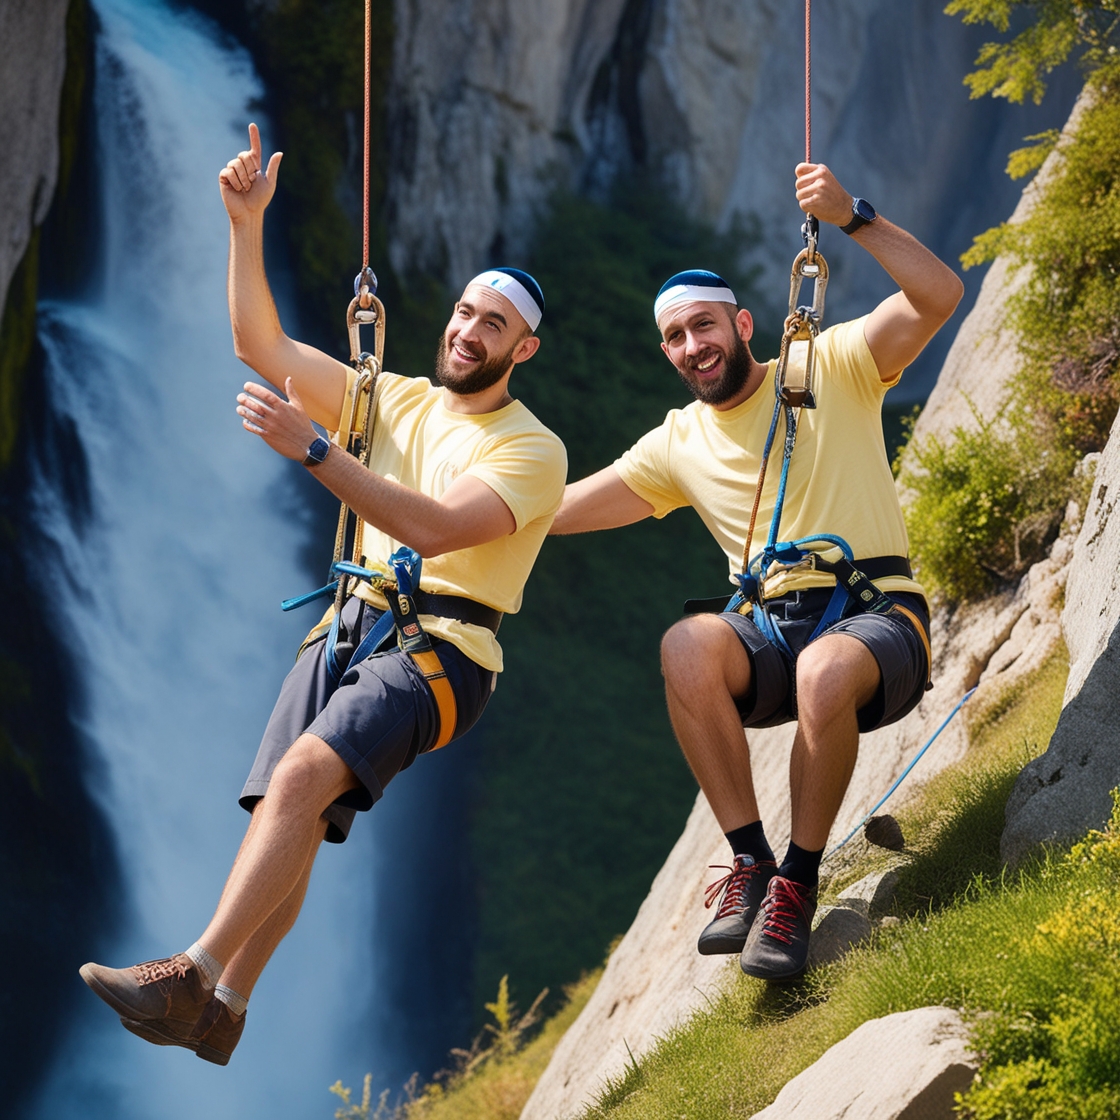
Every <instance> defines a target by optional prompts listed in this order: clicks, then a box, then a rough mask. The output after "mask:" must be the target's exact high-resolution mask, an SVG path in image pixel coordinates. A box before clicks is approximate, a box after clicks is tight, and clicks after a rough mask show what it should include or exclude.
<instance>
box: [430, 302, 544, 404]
mask: <svg viewBox="0 0 1120 1120" xmlns="http://www.w3.org/2000/svg"><path fill="white" fill-rule="evenodd" d="M539 343H540V340H539V339H538V338H537V337H536V336H535V335H532V334H530V333H529V326H528V324H527V323H526V322H525V320H524V319H523V318H522V317H521V315H520V314H519V312H518V311H517V309H516V308H515V307H514V306H513V304H512V303H510V301H509V300H508V299H506V298H505V296H503V295H500V294H499V293H498V292H496V291H494V290H493V289H492V288H486V287H483V286H482V285H481V284H470V285H468V286H467V289H466V291H464V292H463V295H462V298H461V299H460V300H459V302H458V303H457V304H456V305H455V310H454V311H453V312H452V314H451V321H450V322H449V323H448V324H447V328H446V329H445V330H444V332H443V338H442V339H441V340H440V344H439V349H438V350H437V351H436V369H435V372H436V380H437V381H438V382H439V383H440V384H441V385H442V386H443V387H444V388H445V389H450V390H451V392H453V393H456V394H458V395H459V396H471V395H472V394H475V393H482V392H485V390H487V389H489V388H491V387H492V386H494V385H496V384H497V383H498V382H499V381H501V379H502V378H503V377H505V376H506V374H508V373H509V372H510V371H511V370H512V369H513V367H514V365H516V364H517V363H518V362H523V361H525V360H526V359H527V358H529V357H531V356H532V355H533V354H534V353H535V352H536V349H537V346H538V345H539Z"/></svg>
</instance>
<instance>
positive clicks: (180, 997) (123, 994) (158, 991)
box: [79, 953, 213, 1037]
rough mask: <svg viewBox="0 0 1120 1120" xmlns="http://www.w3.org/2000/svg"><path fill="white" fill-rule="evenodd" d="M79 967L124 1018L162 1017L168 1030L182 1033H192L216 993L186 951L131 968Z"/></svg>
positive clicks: (82, 973)
mask: <svg viewBox="0 0 1120 1120" xmlns="http://www.w3.org/2000/svg"><path fill="white" fill-rule="evenodd" d="M79 971H80V972H81V977H82V979H83V980H84V981H85V982H86V983H87V984H88V985H89V986H90V988H92V989H93V991H94V992H96V993H97V995H99V996H100V997H101V998H102V999H103V1000H104V1001H105V1002H106V1003H107V1004H108V1005H109V1006H110V1007H111V1008H112V1009H113V1010H114V1011H115V1012H116V1013H117V1014H118V1015H119V1016H120V1017H121V1018H122V1019H132V1020H139V1021H143V1020H150V1019H159V1020H160V1022H161V1023H162V1024H163V1025H164V1027H165V1029H166V1031H167V1032H169V1033H170V1034H173V1035H176V1036H179V1037H185V1036H186V1035H189V1034H190V1033H191V1031H192V1030H193V1029H194V1025H195V1024H196V1023H197V1022H198V1020H199V1018H200V1017H201V1015H202V1012H203V1010H204V1009H205V1007H206V1005H207V1003H209V1001H210V996H211V995H212V994H213V993H212V991H211V990H210V989H208V988H205V987H203V985H202V977H201V975H200V974H199V971H198V969H197V967H196V966H195V963H194V961H192V960H191V959H190V957H188V956H187V955H186V953H179V954H178V955H176V956H174V957H165V958H164V959H163V960H158V961H145V962H144V963H143V964H134V965H133V966H132V967H131V968H106V967H105V966H104V965H100V964H92V963H91V964H84V965H82V967H81V969H80V970H79Z"/></svg>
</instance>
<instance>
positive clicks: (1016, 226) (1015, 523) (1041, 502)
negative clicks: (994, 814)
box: [907, 0, 1120, 598]
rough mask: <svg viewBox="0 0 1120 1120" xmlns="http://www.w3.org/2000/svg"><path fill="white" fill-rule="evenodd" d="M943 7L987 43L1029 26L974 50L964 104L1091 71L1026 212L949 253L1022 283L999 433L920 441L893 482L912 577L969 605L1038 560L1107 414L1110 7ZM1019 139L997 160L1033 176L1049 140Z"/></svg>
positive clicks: (1114, 81)
mask: <svg viewBox="0 0 1120 1120" xmlns="http://www.w3.org/2000/svg"><path fill="white" fill-rule="evenodd" d="M946 11H948V12H949V13H950V14H960V15H963V16H964V18H965V21H966V22H967V23H977V22H987V23H990V24H992V25H993V26H995V27H996V28H997V30H999V31H1000V32H1007V31H1008V29H1009V27H1010V26H1011V22H1012V18H1013V16H1014V15H1015V14H1016V13H1017V11H1019V12H1021V13H1022V14H1023V15H1025V16H1030V17H1031V19H1032V21H1031V22H1030V23H1029V24H1028V26H1026V27H1025V29H1024V30H1022V31H1021V32H1020V33H1019V34H1017V35H1016V36H1015V37H1014V38H1013V39H1012V40H1011V41H1010V42H1007V43H1003V44H996V43H989V44H987V45H986V46H985V47H984V49H983V51H982V52H981V55H980V58H979V59H978V65H980V67H981V69H979V70H978V71H976V72H975V73H973V74H971V75H969V77H968V79H967V81H968V84H969V86H970V87H971V89H972V93H973V96H979V95H981V94H984V93H991V94H993V95H994V96H999V97H1009V98H1010V99H1011V100H1013V101H1022V100H1023V99H1024V98H1025V97H1027V96H1028V95H1029V96H1031V97H1033V98H1034V100H1035V101H1038V100H1039V99H1040V98H1041V96H1042V93H1043V91H1044V90H1045V82H1044V80H1043V78H1044V75H1045V74H1047V73H1048V72H1049V71H1050V70H1052V69H1053V68H1054V67H1055V66H1057V65H1060V64H1061V63H1062V62H1064V61H1065V60H1066V59H1067V58H1068V57H1069V56H1070V55H1071V54H1072V53H1073V52H1074V51H1075V50H1077V51H1079V52H1080V53H1079V57H1080V60H1081V62H1082V64H1083V66H1084V67H1085V68H1086V70H1087V71H1088V72H1089V90H1088V93H1089V96H1088V98H1087V100H1086V104H1085V106H1084V109H1083V112H1082V113H1081V115H1080V118H1079V120H1078V122H1077V124H1076V127H1074V128H1073V129H1071V131H1070V133H1069V134H1068V135H1066V136H1065V138H1064V139H1062V141H1061V143H1060V151H1061V160H1060V162H1059V163H1058V164H1057V166H1056V167H1055V168H1054V171H1053V174H1048V176H1047V179H1046V181H1045V183H1042V184H1041V185H1040V186H1039V196H1038V198H1037V199H1036V200H1035V204H1034V206H1033V208H1032V209H1031V211H1030V213H1029V214H1028V215H1027V217H1026V218H1025V219H1023V220H1022V221H1019V222H1015V223H1011V222H1006V223H1004V224H1003V225H1001V226H997V227H996V228H994V229H990V230H987V231H986V232H985V233H982V234H981V235H980V236H979V237H977V238H976V239H975V241H974V243H973V245H972V247H971V248H970V249H969V250H968V252H967V253H965V254H964V256H963V257H962V261H963V263H964V265H965V267H966V268H968V267H972V266H974V265H979V264H985V263H987V262H989V261H992V260H995V259H996V257H1002V258H1004V259H1006V260H1007V261H1008V263H1009V265H1010V269H1011V272H1012V273H1013V274H1014V273H1016V272H1021V273H1022V275H1023V282H1022V283H1021V284H1020V285H1019V287H1018V288H1017V290H1016V291H1015V292H1014V293H1013V294H1012V295H1011V296H1010V297H1009V299H1008V302H1007V324H1006V325H1007V326H1008V327H1010V328H1011V330H1012V331H1013V332H1014V333H1015V335H1016V336H1017V339H1018V347H1019V351H1020V354H1021V356H1022V367H1021V371H1020V373H1019V374H1018V375H1017V377H1016V378H1015V379H1014V380H1013V382H1012V384H1011V386H1010V392H1009V399H1010V407H1009V409H1008V410H1007V413H1006V415H1007V417H1008V421H1009V423H1007V424H1002V423H1001V424H997V423H996V422H995V421H991V422H987V423H984V422H981V424H980V430H979V431H978V432H965V431H964V430H958V431H957V432H956V433H955V435H956V439H957V444H956V445H954V446H949V447H946V446H945V445H943V444H942V443H940V442H939V441H937V440H931V441H930V442H929V443H928V444H927V446H925V447H924V448H921V449H919V451H918V454H917V456H916V459H917V462H918V470H916V471H914V472H912V474H911V475H910V476H908V479H907V483H908V485H910V486H911V487H912V488H913V489H914V491H915V492H916V493H917V495H918V501H917V503H916V504H915V506H914V507H913V508H912V509H911V511H910V517H909V522H910V524H911V527H912V530H913V532H914V534H915V537H916V539H915V538H913V537H912V540H913V541H914V551H915V553H916V554H917V555H918V557H919V558H920V560H921V563H922V567H923V572H925V573H926V578H927V579H928V580H929V581H930V582H931V583H932V584H934V585H936V586H938V587H940V589H941V590H942V591H944V592H945V593H946V594H948V595H949V596H950V597H952V598H967V597H970V596H974V595H977V594H981V593H983V592H985V591H988V590H991V589H992V588H993V587H994V586H996V584H998V582H999V581H1000V580H1002V579H1007V578H1010V577H1012V576H1014V575H1017V574H1018V573H1019V572H1021V571H1022V570H1023V568H1024V567H1025V566H1026V565H1027V564H1029V563H1030V562H1031V561H1032V560H1033V559H1034V558H1036V557H1037V556H1038V555H1039V552H1040V549H1041V547H1042V546H1043V545H1045V543H1046V541H1047V535H1048V533H1049V532H1050V531H1051V530H1052V529H1053V528H1054V526H1056V525H1057V524H1058V523H1059V521H1060V518H1061V511H1062V508H1063V506H1064V505H1065V503H1066V501H1067V500H1068V499H1069V498H1070V497H1076V496H1077V491H1078V489H1079V487H1080V486H1081V485H1082V480H1079V479H1073V480H1072V481H1071V482H1069V483H1067V484H1063V478H1064V479H1067V480H1069V479H1071V476H1072V474H1073V470H1072V468H1073V465H1074V463H1075V462H1076V460H1077V459H1078V458H1080V457H1082V456H1084V455H1085V454H1087V453H1088V452H1091V451H1098V450H1100V449H1101V448H1102V447H1103V446H1104V444H1105V442H1106V441H1107V439H1108V434H1109V431H1110V429H1111V427H1112V422H1113V420H1114V418H1115V416H1116V413H1117V409H1118V407H1120V380H1118V379H1120V374H1118V370H1120V283H1117V280H1118V273H1117V269H1118V267H1120V266H1118V262H1120V63H1118V62H1117V60H1116V49H1117V38H1118V28H1120V0H1106V2H1102V3H1082V2H1075V0H954V2H953V3H951V4H950V5H949V6H948V8H947V9H946ZM1028 139H1030V140H1033V141H1035V144H1034V145H1033V146H1032V147H1027V148H1022V149H1020V150H1019V151H1016V152H1013V153H1012V155H1011V158H1010V161H1009V163H1008V173H1009V174H1011V175H1012V176H1021V175H1026V174H1029V173H1030V172H1032V171H1034V170H1036V169H1037V168H1038V167H1040V166H1041V164H1042V162H1043V160H1044V159H1045V158H1046V156H1047V154H1049V152H1050V151H1051V150H1053V148H1054V146H1055V145H1056V144H1058V137H1057V135H1056V134H1055V133H1053V132H1049V133H1043V134H1039V135H1036V136H1032V137H1028ZM954 489H955V490H956V493H955V494H954V493H951V492H950V491H951V490H954Z"/></svg>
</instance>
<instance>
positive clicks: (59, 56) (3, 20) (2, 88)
mask: <svg viewBox="0 0 1120 1120" xmlns="http://www.w3.org/2000/svg"><path fill="white" fill-rule="evenodd" d="M67 7H68V0H0V45H2V46H0V57H2V60H3V65H0V106H2V107H3V112H0V152H3V153H4V158H3V159H2V160H0V199H3V200H4V205H3V207H0V307H3V306H4V304H5V302H6V300H7V296H8V285H9V283H10V282H11V279H12V273H13V272H14V271H15V269H16V265H18V264H19V262H20V260H21V259H22V258H23V254H24V253H25V252H26V250H27V245H28V242H29V241H30V240H31V232H32V230H33V229H34V228H35V227H36V226H38V225H40V224H41V223H42V221H43V219H44V218H46V216H47V211H48V210H49V209H50V205H51V199H52V198H53V197H54V188H55V183H56V180H57V178H58V150H59V147H58V110H59V99H60V97H61V94H62V77H63V73H64V72H65V69H66V9H67Z"/></svg>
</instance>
